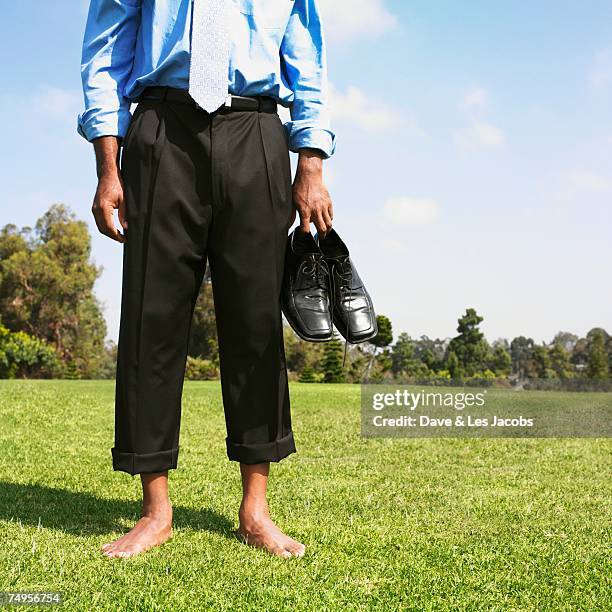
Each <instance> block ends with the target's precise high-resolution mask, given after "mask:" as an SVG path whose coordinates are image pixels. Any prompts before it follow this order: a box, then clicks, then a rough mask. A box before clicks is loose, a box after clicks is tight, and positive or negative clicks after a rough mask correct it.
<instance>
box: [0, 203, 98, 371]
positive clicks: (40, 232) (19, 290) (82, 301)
mask: <svg viewBox="0 0 612 612" xmlns="http://www.w3.org/2000/svg"><path fill="white" fill-rule="evenodd" d="M90 256H91V239H90V236H89V231H88V228H87V224H86V223H85V222H84V221H79V220H77V219H76V217H75V216H74V214H73V213H72V212H70V210H69V209H68V208H67V207H66V206H64V205H62V204H55V205H53V206H51V207H50V208H49V210H48V211H47V212H46V213H45V214H44V215H43V216H42V217H41V218H40V219H38V221H37V222H36V226H35V229H34V231H32V230H30V228H23V229H22V230H21V231H19V230H18V229H17V228H16V227H15V226H14V225H6V226H5V227H4V228H3V229H2V230H1V231H0V316H1V317H2V319H3V322H4V324H5V325H6V327H7V328H8V329H9V330H10V331H13V332H18V331H23V332H25V333H27V334H28V335H31V336H34V337H36V338H40V339H41V340H44V341H45V342H47V343H48V344H49V345H51V346H53V347H54V348H55V350H56V352H57V354H58V356H59V358H60V359H61V360H62V361H63V362H64V363H65V364H67V365H68V364H70V367H69V368H68V370H70V371H72V372H73V373H74V375H76V376H79V377H92V376H95V375H96V374H97V372H98V370H99V369H100V368H101V367H102V364H103V363H104V360H105V346H104V338H105V336H106V325H105V322H104V318H103V317H102V313H101V309H100V305H99V303H98V301H97V300H96V298H95V296H94V293H93V285H94V283H95V281H96V279H97V278H98V276H99V275H100V272H101V269H100V268H98V267H97V266H95V265H94V264H93V263H92V262H91V261H90Z"/></svg>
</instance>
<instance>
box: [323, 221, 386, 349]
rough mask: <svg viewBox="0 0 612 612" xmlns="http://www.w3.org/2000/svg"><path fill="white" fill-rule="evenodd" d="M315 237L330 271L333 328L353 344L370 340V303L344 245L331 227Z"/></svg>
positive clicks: (375, 328)
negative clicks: (324, 234)
mask: <svg viewBox="0 0 612 612" xmlns="http://www.w3.org/2000/svg"><path fill="white" fill-rule="evenodd" d="M315 238H316V242H317V244H318V245H319V249H320V250H321V253H323V257H324V259H325V261H326V263H327V265H328V267H329V270H330V273H331V282H332V301H333V305H332V312H333V319H334V323H335V325H336V328H337V329H338V331H339V332H340V333H341V334H342V335H343V336H344V337H345V338H346V340H348V341H349V342H351V343H353V344H356V343H359V342H365V341H366V340H371V339H372V338H373V337H374V336H376V334H377V333H378V326H377V325H376V313H375V312H374V305H373V304H372V298H370V294H369V293H368V292H367V290H366V288H365V286H364V284H363V281H362V280H361V278H360V277H359V274H358V273H357V270H356V268H355V266H354V264H353V262H352V261H351V258H350V257H349V250H348V248H347V246H346V245H345V244H344V242H343V241H342V239H341V238H340V236H338V233H337V232H336V230H334V229H332V230H331V231H329V232H328V233H327V234H326V236H325V238H321V237H320V236H318V235H317V236H316V237H315Z"/></svg>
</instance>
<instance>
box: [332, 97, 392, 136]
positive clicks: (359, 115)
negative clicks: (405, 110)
mask: <svg viewBox="0 0 612 612" xmlns="http://www.w3.org/2000/svg"><path fill="white" fill-rule="evenodd" d="M329 99H330V100H329V102H330V109H331V114H332V118H333V119H334V121H338V122H340V121H346V122H348V123H352V124H354V125H357V126H358V127H360V128H362V129H364V130H369V131H379V130H388V129H390V128H392V127H394V126H395V125H397V123H399V122H400V121H401V117H400V116H399V115H398V114H397V113H396V112H395V111H394V110H393V109H392V108H391V107H389V106H387V105H386V104H385V103H384V102H381V101H380V100H376V99H374V98H370V97H368V96H367V95H366V94H365V93H364V92H363V91H362V90H361V89H359V88H357V87H353V86H349V87H348V88H347V89H346V92H344V93H342V92H340V91H338V90H337V89H335V88H334V87H333V86H330V95H329Z"/></svg>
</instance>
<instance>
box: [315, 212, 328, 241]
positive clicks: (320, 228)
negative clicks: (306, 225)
mask: <svg viewBox="0 0 612 612" xmlns="http://www.w3.org/2000/svg"><path fill="white" fill-rule="evenodd" d="M314 224H315V227H316V228H317V232H318V233H319V236H321V238H325V236H326V234H327V223H325V219H323V214H322V213H321V212H319V214H318V215H317V217H316V219H315V222H314Z"/></svg>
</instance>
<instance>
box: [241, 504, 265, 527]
mask: <svg viewBox="0 0 612 612" xmlns="http://www.w3.org/2000/svg"><path fill="white" fill-rule="evenodd" d="M238 517H239V518H240V522H241V523H243V522H245V521H247V522H258V521H262V520H264V519H267V518H269V517H270V512H269V510H268V502H267V501H266V499H265V498H263V499H257V498H256V499H252V498H243V499H242V503H241V504H240V509H239V511H238Z"/></svg>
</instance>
